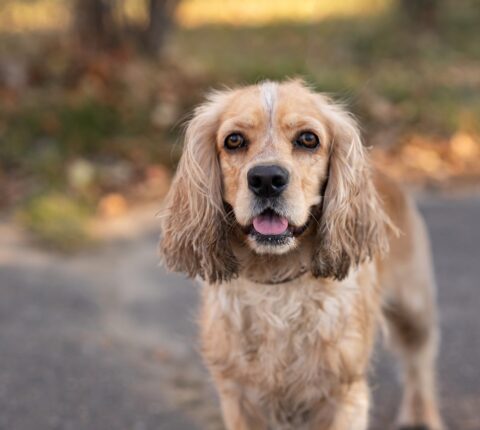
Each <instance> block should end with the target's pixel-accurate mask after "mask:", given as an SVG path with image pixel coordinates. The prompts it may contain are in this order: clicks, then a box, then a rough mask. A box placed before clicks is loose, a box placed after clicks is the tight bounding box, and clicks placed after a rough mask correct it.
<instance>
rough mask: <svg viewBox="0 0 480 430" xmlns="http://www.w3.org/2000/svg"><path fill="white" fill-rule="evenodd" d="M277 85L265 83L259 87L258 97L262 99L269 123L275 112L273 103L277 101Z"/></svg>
mask: <svg viewBox="0 0 480 430" xmlns="http://www.w3.org/2000/svg"><path fill="white" fill-rule="evenodd" d="M277 86H278V85H277V84H276V83H275V82H270V81H266V82H264V83H263V84H261V86H260V95H261V97H262V103H263V106H264V107H265V112H266V113H267V115H268V117H269V119H270V121H271V119H272V117H273V112H274V110H275V101H276V99H277Z"/></svg>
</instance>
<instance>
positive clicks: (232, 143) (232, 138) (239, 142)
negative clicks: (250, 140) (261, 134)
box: [224, 133, 246, 149]
mask: <svg viewBox="0 0 480 430" xmlns="http://www.w3.org/2000/svg"><path fill="white" fill-rule="evenodd" d="M224 144H225V148H227V149H238V148H242V147H243V146H245V144H246V140H245V138H244V137H243V136H242V135H241V134H240V133H232V134H229V135H228V136H227V137H226V139H225V142H224Z"/></svg>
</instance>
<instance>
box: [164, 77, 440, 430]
mask: <svg viewBox="0 0 480 430" xmlns="http://www.w3.org/2000/svg"><path fill="white" fill-rule="evenodd" d="M164 210H165V212H164V214H163V217H162V221H161V224H162V225H161V228H162V238H161V242H160V252H161V255H162V257H163V260H164V262H165V265H166V266H167V267H168V268H169V269H170V270H173V271H177V272H183V273H185V274H187V275H188V276H190V277H196V278H197V279H199V280H200V281H201V282H202V284H203V288H202V293H201V296H202V305H201V311H200V332H201V345H202V354H203V357H204V360H205V362H206V365H207V367H208V368H209V370H210V373H211V375H212V379H213V380H214V383H215V385H216V388H217V391H218V393H219V397H220V403H221V407H222V413H223V417H224V422H225V425H226V428H227V429H229V430H260V429H262V430H267V429H274V430H286V429H295V430H300V429H305V430H306V429H309V430H310V429H311V430H324V429H325V430H327V429H328V430H347V429H348V430H364V429H367V426H368V415H369V404H370V395H369V388H368V384H367V374H368V371H369V362H370V358H371V355H372V350H373V346H374V340H375V336H376V334H377V332H378V331H380V330H379V329H380V328H382V327H386V328H387V330H386V331H387V332H388V340H389V344H391V346H392V348H393V350H394V351H395V352H396V353H397V355H398V357H399V358H400V361H401V365H402V366H401V368H402V375H403V385H404V388H403V400H402V403H401V407H400V411H399V416H398V427H399V428H405V429H406V428H408V429H429V430H441V429H444V426H443V424H442V420H441V418H440V414H439V411H438V406H437V395H436V382H435V379H436V376H435V373H436V372H435V360H436V355H437V348H438V340H439V330H438V328H437V311H436V303H435V302H436V293H435V282H434V276H433V270H432V263H431V256H430V250H429V242H428V237H427V234H426V229H425V227H424V224H423V221H422V219H421V217H420V215H419V212H418V211H417V209H416V208H415V206H414V204H413V203H412V201H411V200H410V199H409V197H408V196H407V195H406V194H405V193H404V192H403V191H402V190H401V189H400V188H399V186H398V185H396V184H395V183H394V182H393V181H392V180H391V179H389V178H388V177H387V176H385V175H384V174H382V173H380V172H379V171H378V170H376V169H375V168H374V167H372V165H371V163H370V161H369V155H368V151H367V150H366V148H365V147H364V146H363V145H362V141H361V137H360V133H359V129H358V126H357V123H356V121H355V120H354V119H353V117H352V116H351V115H350V114H349V113H347V112H346V111H345V110H344V108H343V107H342V106H341V105H339V104H336V103H335V102H333V101H332V100H331V99H330V98H328V97H327V96H325V95H322V94H318V93H315V92H314V91H313V90H312V89H310V88H309V87H308V86H307V85H306V84H305V83H304V82H303V81H300V80H290V81H284V82H271V81H265V82H262V83H260V84H257V85H252V86H246V87H242V88H237V89H231V90H225V91H220V92H213V93H211V94H210V95H209V96H208V99H207V101H206V102H205V103H204V104H203V105H201V106H200V107H198V108H197V109H196V110H195V112H194V116H193V118H192V119H191V121H190V122H189V124H188V127H187V129H186V134H185V146H184V152H183V154H182V157H181V160H180V162H179V166H178V169H177V172H176V175H175V178H174V180H173V182H172V186H171V189H170V191H169V194H168V195H167V197H166V201H165V209H164Z"/></svg>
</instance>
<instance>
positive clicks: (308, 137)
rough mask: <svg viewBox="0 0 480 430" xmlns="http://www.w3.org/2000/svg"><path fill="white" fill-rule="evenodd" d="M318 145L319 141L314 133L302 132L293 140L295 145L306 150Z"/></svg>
mask: <svg viewBox="0 0 480 430" xmlns="http://www.w3.org/2000/svg"><path fill="white" fill-rule="evenodd" d="M319 144H320V140H319V139H318V136H317V135H316V134H315V133H312V132H311V131H304V132H302V133H300V135H299V136H298V137H297V138H296V139H295V145H298V146H302V147H304V148H308V149H314V148H316V147H317V146H318V145H319Z"/></svg>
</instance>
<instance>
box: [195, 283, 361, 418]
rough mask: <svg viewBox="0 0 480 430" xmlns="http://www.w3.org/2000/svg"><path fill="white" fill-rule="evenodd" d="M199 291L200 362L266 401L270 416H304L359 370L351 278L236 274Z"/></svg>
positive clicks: (355, 304) (356, 303)
mask: <svg viewBox="0 0 480 430" xmlns="http://www.w3.org/2000/svg"><path fill="white" fill-rule="evenodd" d="M240 282H241V283H240ZM204 293H205V294H204V309H203V316H202V338H203V351H204V356H205V358H206V361H207V364H208V365H209V367H210V368H211V370H212V371H213V372H214V374H217V375H220V377H222V378H225V379H231V380H233V381H235V382H236V383H238V384H239V385H241V386H243V387H245V391H244V395H247V397H250V400H251V401H252V402H254V403H257V404H258V403H262V404H264V405H266V407H268V409H269V411H270V412H269V413H273V414H275V415H278V417H277V419H276V421H279V422H281V421H282V420H287V421H288V420H297V421H302V420H305V419H307V418H306V417H308V415H309V410H310V408H311V407H312V405H314V404H315V403H318V402H320V401H321V400H322V399H324V398H326V397H328V396H330V394H331V393H330V392H331V390H332V389H333V388H334V387H335V386H338V384H339V383H340V384H341V383H342V380H343V379H345V382H347V383H348V380H349V378H354V377H355V374H356V373H357V372H358V371H359V369H358V367H359V366H361V363H360V362H359V361H358V360H357V357H356V356H357V355H361V354H362V353H363V352H364V351H361V350H362V349H363V347H362V346H361V343H362V342H358V339H361V333H360V332H359V331H360V330H361V327H359V325H358V324H356V321H355V320H356V319H358V318H359V315H358V314H359V311H360V309H359V308H360V307H361V306H359V301H360V302H361V300H359V289H358V288H357V285H356V283H355V282H354V281H353V280H350V281H348V280H347V281H346V282H342V284H339V283H334V282H327V281H324V282H323V283H320V281H318V280H316V279H313V278H310V277H309V275H306V276H305V277H302V278H301V279H300V280H298V281H293V282H290V283H288V284H282V285H260V284H254V283H248V282H246V281H244V280H243V281H239V283H238V284H236V283H232V284H229V285H225V286H220V287H206V290H205V292H204ZM357 344H358V345H357ZM282 417H283V418H282Z"/></svg>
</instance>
